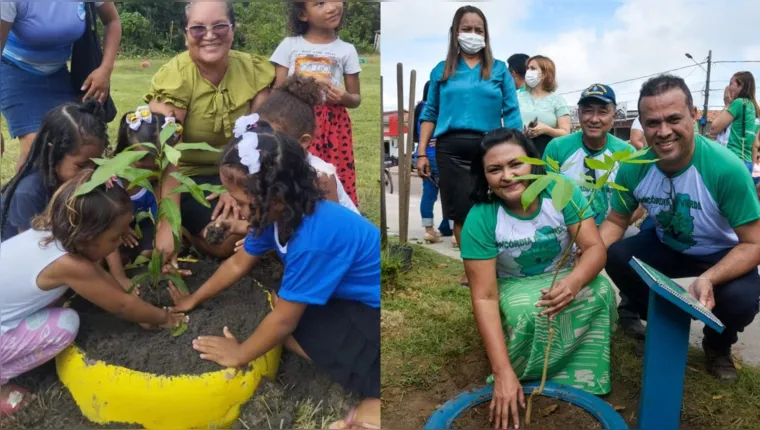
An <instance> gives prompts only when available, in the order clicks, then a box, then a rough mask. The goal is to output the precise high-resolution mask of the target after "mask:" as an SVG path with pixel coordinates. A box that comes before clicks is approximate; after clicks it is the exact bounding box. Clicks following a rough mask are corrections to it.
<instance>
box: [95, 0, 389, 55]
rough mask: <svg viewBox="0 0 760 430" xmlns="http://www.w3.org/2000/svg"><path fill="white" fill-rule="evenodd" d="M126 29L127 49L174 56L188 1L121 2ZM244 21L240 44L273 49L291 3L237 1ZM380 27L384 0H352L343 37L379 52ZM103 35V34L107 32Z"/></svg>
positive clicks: (266, 51) (285, 28) (124, 44)
mask: <svg viewBox="0 0 760 430" xmlns="http://www.w3.org/2000/svg"><path fill="white" fill-rule="evenodd" d="M116 7H117V8H118V9H119V15H120V17H121V23H122V28H123V36H122V44H121V45H122V48H121V50H122V53H123V54H125V55H128V56H141V55H151V54H166V55H174V54H176V53H177V52H180V51H182V50H184V49H185V39H184V29H183V28H182V17H183V14H184V13H185V11H184V9H185V3H184V2H168V1H161V2H156V1H145V0H140V1H129V2H116ZM233 7H234V8H235V18H236V20H237V23H238V28H237V34H236V37H235V44H234V45H233V47H234V49H238V50H241V51H246V52H251V53H255V54H261V55H268V54H271V53H272V52H273V51H274V49H275V48H276V47H277V45H278V44H279V43H280V42H281V41H282V39H283V38H285V37H286V36H288V35H289V31H288V13H287V8H288V5H287V2H285V1H260V2H236V3H235V4H234V6H233ZM377 30H380V3H379V2H363V1H349V2H346V5H345V12H344V16H343V24H342V28H341V31H340V37H341V38H342V39H343V40H345V41H347V42H349V43H351V44H353V45H354V46H356V49H357V50H358V51H359V52H360V53H363V54H367V53H371V52H373V50H374V48H373V44H374V38H375V31H377ZM101 34H102V33H101Z"/></svg>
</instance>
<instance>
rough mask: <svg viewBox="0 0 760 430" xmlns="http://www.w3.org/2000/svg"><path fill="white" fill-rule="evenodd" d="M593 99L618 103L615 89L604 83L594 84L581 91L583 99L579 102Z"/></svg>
mask: <svg viewBox="0 0 760 430" xmlns="http://www.w3.org/2000/svg"><path fill="white" fill-rule="evenodd" d="M592 100H599V101H601V102H604V103H611V104H613V105H614V104H617V102H616V101H615V91H613V90H612V88H610V87H609V86H607V85H604V84H594V85H592V86H590V87H588V88H586V89H585V90H584V91H583V92H582V93H581V99H580V100H578V104H583V103H585V102H589V101H592Z"/></svg>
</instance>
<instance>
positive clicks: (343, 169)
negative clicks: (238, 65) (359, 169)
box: [270, 2, 362, 206]
mask: <svg viewBox="0 0 760 430" xmlns="http://www.w3.org/2000/svg"><path fill="white" fill-rule="evenodd" d="M289 14H290V27H291V28H290V30H291V34H292V36H291V37H286V38H285V40H283V41H282V42H281V43H280V45H279V46H278V47H277V49H276V50H275V52H274V54H272V58H270V61H271V62H272V63H274V65H275V67H276V73H277V75H276V76H277V77H276V79H275V87H278V86H280V85H282V84H283V83H284V82H285V80H286V79H287V78H288V76H290V75H292V74H294V73H298V74H301V75H306V76H313V77H315V78H317V79H318V80H320V81H321V82H323V83H324V84H325V95H324V100H325V102H324V103H323V104H321V105H318V106H316V107H315V108H314V114H315V116H316V119H317V127H316V130H314V140H312V144H311V148H310V149H309V151H310V152H311V153H312V154H314V155H315V156H317V157H319V158H321V159H322V160H324V161H326V162H328V163H330V164H332V165H333V166H335V167H336V168H337V173H338V178H339V179H340V181H341V183H342V184H343V188H345V190H346V193H347V194H348V195H349V197H351V200H352V201H353V202H354V204H355V205H357V206H359V202H358V200H357V198H356V168H355V166H354V144H353V136H352V133H351V118H350V117H349V116H348V111H347V110H346V108H349V109H354V108H357V107H359V104H361V94H360V90H359V88H360V85H359V73H360V72H361V71H362V69H361V66H360V65H359V55H358V54H357V52H356V48H355V47H354V45H352V44H350V43H348V42H344V41H342V40H340V38H339V37H338V29H339V28H340V24H341V20H342V19H343V3H342V2H291V3H290V4H289Z"/></svg>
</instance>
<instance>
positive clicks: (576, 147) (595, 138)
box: [544, 84, 644, 339]
mask: <svg viewBox="0 0 760 430" xmlns="http://www.w3.org/2000/svg"><path fill="white" fill-rule="evenodd" d="M616 107H617V102H616V100H615V91H613V90H612V88H610V87H609V86H607V85H603V84H594V85H591V86H590V87H588V88H586V90H585V91H583V93H581V98H580V100H579V101H578V119H579V121H580V124H581V131H577V132H575V133H572V134H568V135H567V136H562V137H558V138H556V139H554V140H552V141H551V142H550V143H549V145H548V146H547V147H546V150H545V151H544V160H546V159H548V158H551V159H552V160H554V161H556V162H557V163H559V166H560V170H561V172H562V173H563V174H564V175H565V176H567V177H569V178H570V179H572V180H576V181H583V180H588V178H585V179H584V177H585V176H589V177H591V178H593V179H594V180H596V179H598V178H599V177H601V176H602V175H604V174H606V173H607V172H606V171H602V170H595V169H592V168H590V167H589V166H588V164H587V163H586V159H587V158H594V159H597V160H600V161H604V157H605V155H606V156H612V154H614V153H616V152H620V151H631V152H633V151H635V149H634V148H633V146H631V145H630V144H628V143H627V142H625V141H624V140H621V139H619V138H618V137H616V136H613V135H612V134H610V130H611V129H612V124H613V123H614V122H615V109H616ZM615 173H616V172H614V171H613V172H612V173H611V174H610V176H609V179H608V181H609V182H614V181H615ZM583 192H584V194H585V195H586V197H589V196H590V195H591V192H592V190H591V189H584V190H583ZM611 193H612V189H611V188H609V187H605V189H604V190H603V191H602V192H597V193H596V195H595V196H594V199H593V201H592V202H591V208H592V209H593V210H594V220H595V221H596V225H600V224H601V223H602V221H604V220H605V218H607V214H608V213H609V211H610V206H609V201H610V196H611ZM636 233H638V230H637V229H636V228H635V227H630V228H629V229H628V231H627V232H626V237H628V236H632V235H634V234H636ZM618 315H619V317H620V325H621V326H622V327H623V330H624V331H625V333H626V334H628V335H630V336H632V337H634V338H638V339H643V338H644V326H643V324H642V323H641V320H640V319H639V314H638V312H635V311H633V310H632V309H630V302H629V301H628V299H627V298H626V297H625V296H623V295H622V294H621V302H620V306H619V307H618Z"/></svg>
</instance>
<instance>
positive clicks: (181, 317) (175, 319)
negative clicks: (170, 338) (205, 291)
mask: <svg viewBox="0 0 760 430" xmlns="http://www.w3.org/2000/svg"><path fill="white" fill-rule="evenodd" d="M188 321H190V317H188V316H186V315H185V314H180V313H175V312H172V311H170V310H168V309H167V310H166V322H165V323H163V324H159V325H152V324H148V323H140V327H142V328H144V329H146V330H152V329H156V328H176V327H177V326H179V325H180V324H182V323H183V322H184V323H187V322H188Z"/></svg>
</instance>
